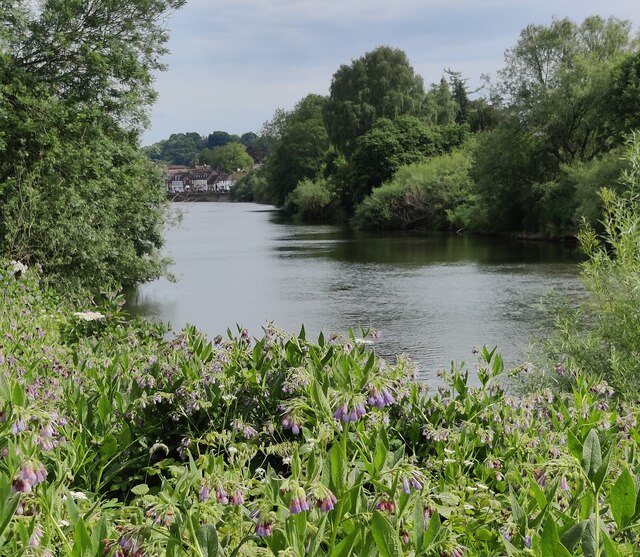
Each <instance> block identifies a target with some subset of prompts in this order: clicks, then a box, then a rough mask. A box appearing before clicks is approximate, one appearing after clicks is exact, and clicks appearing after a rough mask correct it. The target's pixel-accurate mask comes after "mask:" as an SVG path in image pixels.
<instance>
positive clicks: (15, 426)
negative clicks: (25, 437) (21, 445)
mask: <svg viewBox="0 0 640 557" xmlns="http://www.w3.org/2000/svg"><path fill="white" fill-rule="evenodd" d="M27 429H28V427H27V424H25V423H24V421H23V420H22V419H21V418H18V419H17V420H16V421H15V422H13V423H12V424H11V428H10V429H9V431H10V432H11V433H13V434H14V435H15V434H16V433H21V432H23V431H27Z"/></svg>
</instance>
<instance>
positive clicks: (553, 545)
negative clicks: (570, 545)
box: [540, 515, 571, 557]
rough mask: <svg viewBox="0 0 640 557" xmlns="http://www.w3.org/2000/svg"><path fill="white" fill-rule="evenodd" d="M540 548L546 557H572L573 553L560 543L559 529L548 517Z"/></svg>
mask: <svg viewBox="0 0 640 557" xmlns="http://www.w3.org/2000/svg"><path fill="white" fill-rule="evenodd" d="M540 548H541V549H542V555H544V557H571V553H569V552H568V551H567V548H566V547H565V546H564V545H562V543H560V537H559V536H558V529H557V527H556V523H555V522H554V520H553V518H552V517H551V516H549V515H547V518H546V519H545V521H544V526H543V527H542V536H541V538H540Z"/></svg>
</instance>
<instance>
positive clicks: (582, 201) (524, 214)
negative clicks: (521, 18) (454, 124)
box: [468, 17, 640, 236]
mask: <svg viewBox="0 0 640 557" xmlns="http://www.w3.org/2000/svg"><path fill="white" fill-rule="evenodd" d="M635 48H637V40H636V39H634V38H633V37H632V36H631V25H630V23H629V22H626V21H620V20H617V19H615V18H611V19H608V20H604V19H602V18H599V17H591V18H587V19H586V20H585V21H584V22H583V23H582V24H580V25H577V24H575V23H573V22H571V21H570V20H568V19H561V20H557V19H556V20H554V21H553V22H552V23H551V25H549V26H540V25H529V26H528V27H526V28H525V29H524V30H523V31H522V33H521V35H520V40H519V41H518V43H517V44H516V46H514V47H513V48H512V49H510V50H509V51H507V54H506V66H505V68H504V69H503V70H502V71H501V72H500V74H499V75H500V78H501V82H500V83H499V85H498V87H497V88H496V91H495V92H496V93H499V94H500V95H501V96H502V98H503V102H504V105H505V109H504V112H503V117H502V120H501V122H500V123H499V124H498V127H497V128H496V129H494V130H493V131H492V132H490V133H488V134H483V136H482V138H481V140H480V145H479V148H478V152H477V163H476V166H475V170H474V176H475V178H476V181H477V183H478V198H477V202H478V209H479V210H478V212H477V213H476V214H477V215H480V216H481V217H483V219H484V222H483V221H476V222H469V223H468V227H470V228H472V229H476V230H482V231H487V232H496V231H509V232H521V231H524V232H528V233H542V234H545V235H552V236H553V235H563V234H567V233H569V234H570V233H572V232H573V230H574V228H575V214H576V212H578V213H579V212H580V211H581V210H582V209H583V208H584V209H585V210H588V211H589V212H590V215H588V216H593V208H594V207H596V206H597V205H598V201H597V195H596V194H595V192H593V193H592V194H591V195H590V196H587V195H586V193H587V192H586V190H585V189H584V188H582V189H581V190H580V191H578V188H577V186H576V184H575V183H572V182H573V181H572V174H574V173H575V172H580V171H581V169H583V168H585V167H583V165H586V167H589V168H590V170H589V172H592V171H593V169H594V168H595V166H596V165H598V162H593V164H592V161H600V160H605V159H606V157H607V153H608V152H609V151H610V150H611V149H612V147H614V146H615V145H619V144H620V143H621V140H622V138H623V137H624V135H625V133H627V132H629V131H630V129H631V128H629V127H627V126H630V125H633V118H632V117H631V115H632V114H633V113H634V111H637V109H638V107H639V106H640V104H639V103H640V101H639V100H638V97H637V96H635V97H634V95H633V93H632V92H633V85H632V84H631V82H632V81H633V78H632V76H633V75H634V74H633V71H634V70H633V69H632V68H633V59H634V57H635V54H634V53H633V52H634V49H635ZM624 91H626V92H627V93H624ZM613 96H615V97H616V99H618V100H617V101H616V102H619V107H614V106H613V104H612V101H611V98H612V97H613ZM634 102H635V103H636V104H635V105H634V104H633V103H634ZM625 114H626V115H627V116H624V115H625ZM614 122H615V123H614ZM603 164H604V165H605V167H606V165H607V162H606V160H605V162H604V163H603ZM602 173H603V174H604V173H606V168H603V170H602Z"/></svg>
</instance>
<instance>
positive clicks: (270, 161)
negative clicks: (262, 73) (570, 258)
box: [236, 16, 640, 237]
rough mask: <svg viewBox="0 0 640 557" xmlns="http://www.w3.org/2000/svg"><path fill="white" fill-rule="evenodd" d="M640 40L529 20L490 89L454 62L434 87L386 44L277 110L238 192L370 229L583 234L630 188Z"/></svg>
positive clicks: (614, 26) (596, 28)
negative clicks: (627, 158) (474, 84)
mask: <svg viewBox="0 0 640 557" xmlns="http://www.w3.org/2000/svg"><path fill="white" fill-rule="evenodd" d="M639 44H640V42H639V38H638V35H637V34H634V33H633V32H632V24H631V22H629V21H623V20H620V19H616V18H613V17H612V18H609V19H604V18H602V17H597V16H594V17H590V18H587V19H585V20H584V21H583V22H582V23H575V22H572V21H571V20H569V19H554V20H553V21H552V22H551V24H549V25H529V26H527V27H526V28H525V29H523V30H522V32H521V34H520V38H519V40H518V42H517V44H516V45H515V46H513V47H512V48H510V49H509V50H507V52H506V53H505V65H504V67H503V69H502V70H501V71H499V72H498V75H497V77H496V78H495V80H494V81H491V80H488V79H487V80H486V83H485V85H484V87H483V88H482V89H481V90H480V91H470V90H469V87H468V85H467V79H465V78H464V76H462V75H461V74H460V73H458V72H455V71H452V70H445V75H444V76H443V77H442V79H440V81H439V82H437V83H434V84H432V85H431V86H430V87H429V88H428V89H426V90H425V87H424V84H423V80H422V78H421V77H420V76H419V75H417V74H416V73H415V71H414V70H413V68H412V66H411V65H410V62H409V60H408V59H407V56H406V55H405V53H404V52H402V51H401V50H398V49H394V48H391V47H387V46H383V47H379V48H376V49H375V50H373V51H371V52H368V53H366V54H364V55H363V56H362V57H361V58H358V59H357V60H353V61H352V62H351V63H350V64H348V65H347V64H345V65H343V66H341V67H340V68H339V69H338V70H337V71H336V73H335V74H334V75H333V78H332V82H331V87H330V92H329V95H327V96H321V95H315V94H310V95H308V96H306V97H305V98H303V99H301V100H300V101H299V102H298V103H297V104H296V106H295V107H294V108H293V109H292V110H291V111H284V110H281V109H279V110H277V111H276V113H275V114H274V117H273V119H272V120H271V121H269V122H267V123H266V124H265V125H264V126H263V129H262V130H261V137H264V138H268V141H269V143H270V144H271V146H272V149H271V152H270V154H269V156H268V157H267V158H266V160H265V164H264V165H263V167H262V168H261V169H260V170H259V171H258V172H256V173H253V174H251V175H250V176H248V177H247V178H246V179H245V181H244V183H241V184H240V187H239V189H238V190H237V191H236V195H237V196H238V197H239V198H242V199H259V200H263V201H264V200H266V201H270V202H272V203H274V204H275V205H277V206H280V207H284V208H285V210H287V211H288V212H289V213H291V214H293V215H297V216H298V217H300V218H303V219H308V220H310V219H335V218H341V219H353V221H352V222H354V223H355V224H356V225H357V226H360V227H364V228H409V227H412V226H423V227H426V228H432V229H433V228H435V229H455V230H460V229H464V230H470V231H474V232H483V233H518V234H528V235H537V236H542V237H565V236H571V235H574V234H575V232H576V230H577V228H578V226H579V223H580V222H581V220H582V219H583V218H586V219H587V220H588V221H589V222H592V223H594V222H596V221H597V219H598V218H599V215H600V213H601V201H600V198H599V196H598V193H597V192H598V190H599V189H600V188H601V187H603V186H607V187H610V188H612V189H614V190H617V191H620V190H622V189H624V185H623V184H622V183H621V182H620V181H619V176H620V172H621V170H622V169H623V166H624V163H623V162H622V160H621V149H622V145H623V144H624V141H625V138H626V137H628V134H629V133H630V132H631V131H632V130H634V129H636V128H638V127H639V126H640V50H639Z"/></svg>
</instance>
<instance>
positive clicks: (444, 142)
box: [343, 116, 466, 207]
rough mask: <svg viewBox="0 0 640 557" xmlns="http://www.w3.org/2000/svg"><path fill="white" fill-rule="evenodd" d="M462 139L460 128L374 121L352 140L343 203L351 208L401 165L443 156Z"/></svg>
mask: <svg viewBox="0 0 640 557" xmlns="http://www.w3.org/2000/svg"><path fill="white" fill-rule="evenodd" d="M465 136H466V128H465V127H463V126H458V125H456V124H452V125H450V126H447V127H444V126H441V127H433V126H431V125H429V124H428V123H426V122H425V121H424V120H421V119H419V118H416V117H413V116H401V117H399V118H397V119H395V120H393V121H391V120H387V119H386V118H382V119H380V120H378V121H377V122H376V123H375V124H374V126H373V128H372V129H371V130H370V131H369V132H367V133H366V134H364V135H363V136H361V137H359V138H358V140H357V141H356V148H355V151H354V153H353V156H352V157H351V161H350V163H349V173H350V174H349V186H350V187H349V193H350V194H351V198H350V199H347V200H343V202H345V203H346V204H347V206H348V207H351V206H353V205H354V204H356V203H358V202H360V201H361V200H362V199H363V198H364V197H365V196H366V195H368V194H369V193H370V192H371V190H372V189H374V188H376V187H378V186H380V185H381V184H382V183H383V182H386V181H388V180H390V179H391V178H392V177H393V175H394V174H395V173H396V171H397V170H398V169H399V168H400V167H401V166H403V165H408V164H413V163H417V162H420V161H424V160H426V159H428V158H429V157H432V156H435V155H439V154H442V153H446V152H448V151H450V150H451V149H453V148H455V147H458V146H459V145H461V144H462V142H463V141H464V138H465Z"/></svg>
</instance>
